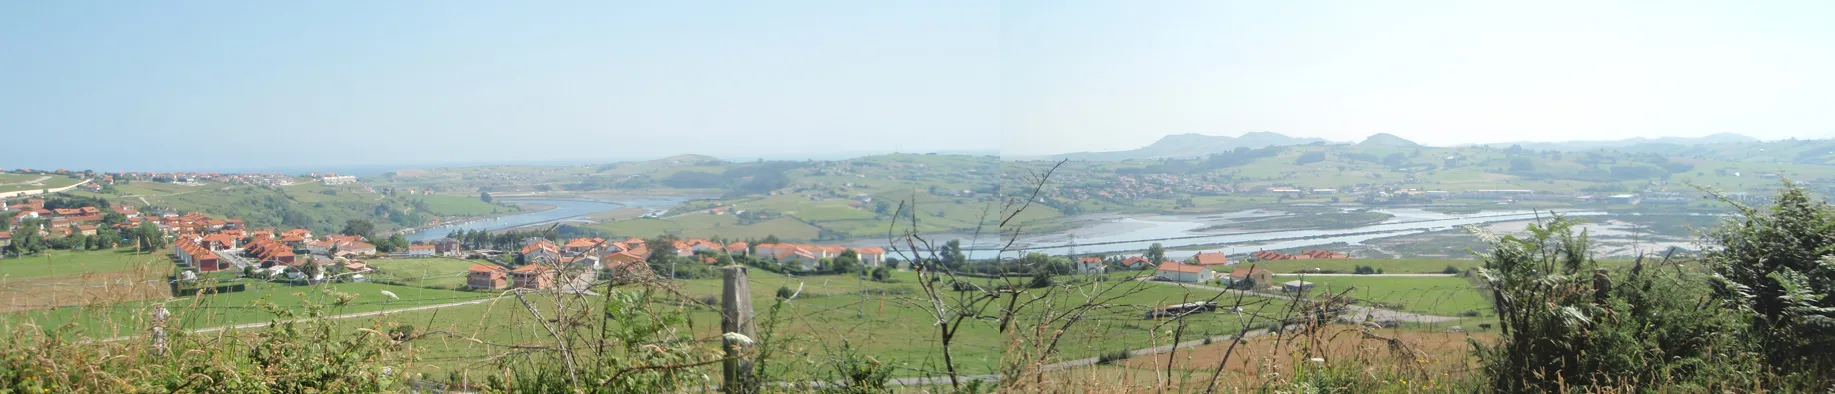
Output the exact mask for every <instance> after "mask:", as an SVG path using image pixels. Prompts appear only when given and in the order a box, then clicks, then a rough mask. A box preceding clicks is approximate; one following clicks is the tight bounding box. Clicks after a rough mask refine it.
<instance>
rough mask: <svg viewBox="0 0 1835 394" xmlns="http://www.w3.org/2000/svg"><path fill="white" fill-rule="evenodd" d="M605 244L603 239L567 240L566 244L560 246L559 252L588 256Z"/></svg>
mask: <svg viewBox="0 0 1835 394" xmlns="http://www.w3.org/2000/svg"><path fill="white" fill-rule="evenodd" d="M605 244H606V240H605V238H574V239H570V240H567V243H566V244H562V245H561V250H562V251H564V252H567V253H571V254H575V255H579V254H589V253H593V252H594V250H595V249H598V248H601V247H603V246H604V245H605Z"/></svg>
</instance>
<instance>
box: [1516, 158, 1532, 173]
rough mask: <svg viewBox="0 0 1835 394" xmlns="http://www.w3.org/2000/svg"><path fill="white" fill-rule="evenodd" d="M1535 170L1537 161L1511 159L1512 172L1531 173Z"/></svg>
mask: <svg viewBox="0 0 1835 394" xmlns="http://www.w3.org/2000/svg"><path fill="white" fill-rule="evenodd" d="M1535 170H1536V162H1535V160H1531V159H1529V158H1527V157H1512V158H1510V172H1530V171H1535Z"/></svg>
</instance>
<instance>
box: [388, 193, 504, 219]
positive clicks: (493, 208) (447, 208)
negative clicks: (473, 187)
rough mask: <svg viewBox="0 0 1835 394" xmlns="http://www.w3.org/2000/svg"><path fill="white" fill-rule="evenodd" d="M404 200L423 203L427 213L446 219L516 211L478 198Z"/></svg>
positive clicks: (455, 197)
mask: <svg viewBox="0 0 1835 394" xmlns="http://www.w3.org/2000/svg"><path fill="white" fill-rule="evenodd" d="M403 198H404V199H407V200H409V201H420V202H423V203H425V204H426V205H427V212H430V213H433V214H435V215H439V216H444V217H461V216H481V215H489V214H491V213H495V212H498V211H499V210H503V211H508V210H512V209H514V208H505V207H501V206H497V205H493V204H491V203H487V202H484V200H480V199H478V198H476V197H458V196H413V197H403Z"/></svg>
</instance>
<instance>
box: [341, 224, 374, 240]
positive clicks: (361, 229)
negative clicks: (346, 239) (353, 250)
mask: <svg viewBox="0 0 1835 394" xmlns="http://www.w3.org/2000/svg"><path fill="white" fill-rule="evenodd" d="M372 231H376V224H375V223H370V221H368V220H363V219H351V220H348V221H345V222H344V230H342V231H339V232H338V233H340V234H344V235H358V236H362V237H364V238H369V236H370V232H372Z"/></svg>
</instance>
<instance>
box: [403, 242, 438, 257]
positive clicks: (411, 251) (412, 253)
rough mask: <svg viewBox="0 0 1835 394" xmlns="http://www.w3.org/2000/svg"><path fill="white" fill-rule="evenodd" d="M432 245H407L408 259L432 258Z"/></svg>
mask: <svg viewBox="0 0 1835 394" xmlns="http://www.w3.org/2000/svg"><path fill="white" fill-rule="evenodd" d="M433 252H434V249H433V245H408V257H433V254H434V253H433Z"/></svg>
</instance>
